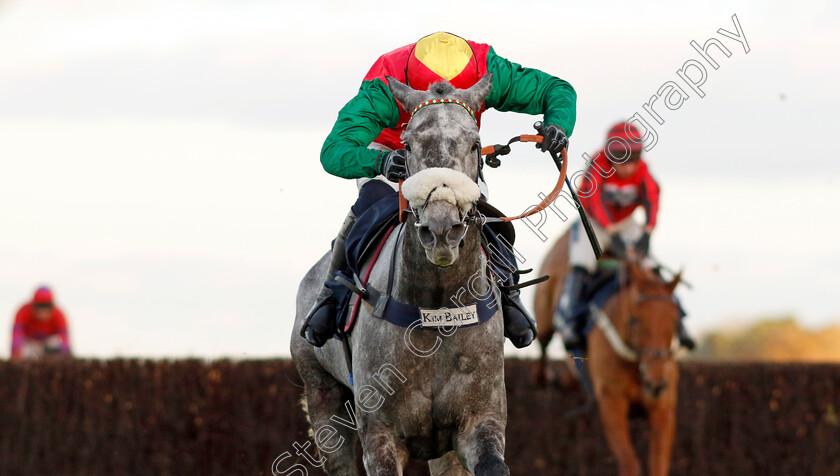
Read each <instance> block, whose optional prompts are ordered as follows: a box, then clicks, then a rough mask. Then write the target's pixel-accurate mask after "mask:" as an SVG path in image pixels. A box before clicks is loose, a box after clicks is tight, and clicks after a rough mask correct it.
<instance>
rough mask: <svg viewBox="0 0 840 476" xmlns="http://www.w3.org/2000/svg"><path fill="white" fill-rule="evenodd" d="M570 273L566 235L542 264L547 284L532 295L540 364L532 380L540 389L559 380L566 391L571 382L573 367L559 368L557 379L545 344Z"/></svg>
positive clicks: (550, 337)
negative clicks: (550, 365)
mask: <svg viewBox="0 0 840 476" xmlns="http://www.w3.org/2000/svg"><path fill="white" fill-rule="evenodd" d="M568 271H569V232H568V231H567V232H566V233H564V234H563V235H562V236H561V237H560V238H559V239H558V240H557V241H556V242H555V243H554V246H552V247H551V251H549V252H548V256H546V257H545V260H543V264H542V267H541V268H540V276H544V275H548V280H546V281H543V282H541V283H540V284H538V285H537V290H536V294H535V295H534V318H535V319H536V321H537V330H538V332H537V340H538V341H539V343H540V352H541V354H540V361H539V363H538V364H537V367H536V372H535V375H534V378H535V379H536V381H537V383H538V384H540V385H545V384H546V383H547V382H554V381H556V380H559V382H560V384H561V386H563V387H569V386H571V384H572V383H573V381H574V377H573V376H572V372H574V370H573V366H570V367H569V368H568V371H567V369H566V368H565V367H562V368H561V369H560V370H561V374H560V375H559V376H558V375H557V374H556V373H555V369H552V368H551V367H549V365H548V354H547V348H548V344H549V343H550V342H551V339H552V337H554V322H553V320H552V319H553V316H554V310H555V309H557V306H558V304H559V303H560V296H561V295H562V294H563V284H564V283H565V281H566V274H567V273H568Z"/></svg>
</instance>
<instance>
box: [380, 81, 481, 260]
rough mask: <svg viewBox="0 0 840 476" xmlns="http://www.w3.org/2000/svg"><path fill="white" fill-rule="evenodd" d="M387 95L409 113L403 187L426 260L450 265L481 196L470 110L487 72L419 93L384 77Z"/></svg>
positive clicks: (475, 129)
mask: <svg viewBox="0 0 840 476" xmlns="http://www.w3.org/2000/svg"><path fill="white" fill-rule="evenodd" d="M388 81H389V87H390V88H391V93H392V94H393V95H394V98H396V100H397V101H399V102H400V104H401V105H402V106H403V108H404V109H405V110H406V111H410V112H412V115H411V119H410V120H409V121H408V125H407V126H406V129H405V132H404V133H403V137H402V139H403V142H404V143H405V147H406V150H407V151H408V159H407V166H408V172H409V177H408V179H406V181H405V183H404V184H403V187H402V191H403V195H404V196H405V198H406V199H407V200H408V202H409V204H410V205H411V208H412V210H413V212H414V221H413V222H414V225H415V226H414V228H415V230H416V232H417V238H418V239H419V242H420V244H421V245H422V247H423V249H424V250H425V252H426V259H428V261H429V262H431V263H432V264H434V265H436V266H441V267H446V266H450V265H452V264H453V263H455V261H457V259H458V255H459V249H460V247H461V245H462V243H463V240H464V237H465V235H466V233H467V221H466V218H467V213H468V212H469V211H470V209H471V208H472V207H473V205H474V204H475V202H476V201H478V198H479V196H480V191H479V188H478V185H477V184H476V180H477V177H478V167H479V161H480V160H481V155H480V149H481V146H480V142H479V136H478V124H477V122H476V119H475V115H474V111H478V110H479V108H480V107H481V105H482V103H483V102H484V98H485V97H486V96H487V94H489V92H490V87H491V85H492V75H490V74H488V75H486V76H485V77H483V78H482V79H481V80H480V81H479V82H478V83H476V84H475V85H474V86H473V87H471V88H469V89H455V88H454V87H453V86H452V85H450V84H449V83H446V82H443V83H437V84H433V85H432V86H431V87H429V90H428V91H418V90H415V89H412V88H411V87H409V86H406V85H405V84H402V83H400V82H399V81H397V80H396V79H394V78H388Z"/></svg>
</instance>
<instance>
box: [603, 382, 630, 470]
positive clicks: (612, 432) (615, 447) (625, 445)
mask: <svg viewBox="0 0 840 476" xmlns="http://www.w3.org/2000/svg"><path fill="white" fill-rule="evenodd" d="M629 406H630V405H629V402H628V401H627V399H626V398H623V397H616V396H611V395H602V396H600V398H598V410H599V412H600V413H601V424H602V425H603V426H604V435H605V436H606V438H607V443H608V444H609V446H610V449H611V450H612V452H613V454H614V455H615V457H616V459H617V460H618V470H619V475H620V476H639V475H640V474H641V465H640V464H639V458H637V457H636V453H635V452H634V451H633V444H632V443H631V442H630V426H629V424H628V422H627V409H628V408H629Z"/></svg>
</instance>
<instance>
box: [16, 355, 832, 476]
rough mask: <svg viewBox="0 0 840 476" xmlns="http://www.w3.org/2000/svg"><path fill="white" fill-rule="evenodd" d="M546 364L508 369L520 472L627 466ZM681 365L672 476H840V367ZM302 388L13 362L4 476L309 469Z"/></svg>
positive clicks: (259, 369)
mask: <svg viewBox="0 0 840 476" xmlns="http://www.w3.org/2000/svg"><path fill="white" fill-rule="evenodd" d="M533 365H534V363H533V362H531V361H520V360H510V361H508V362H507V366H506V375H507V383H508V407H509V412H510V413H509V424H508V431H507V451H506V457H507V460H508V463H509V465H510V467H511V472H512V474H515V475H519V474H522V475H524V474H528V475H530V474H572V475H581V476H585V475H604V474H616V469H615V464H614V461H613V459H612V458H611V456H610V454H609V451H608V450H607V449H606V444H605V441H604V438H603V434H602V432H601V429H600V426H599V423H598V422H597V419H596V416H595V415H594V414H590V415H588V416H586V417H583V418H578V419H574V420H569V421H566V420H563V419H562V417H561V415H562V413H563V412H565V411H567V410H569V409H571V408H574V407H577V406H579V405H581V404H582V403H583V396H582V395H581V394H580V393H579V392H578V391H564V390H560V389H558V388H556V387H548V388H540V387H537V386H536V385H534V384H533V383H532V380H531V372H532V370H533ZM556 365H559V364H556ZM681 371H682V379H681V384H680V405H679V408H678V417H677V418H678V429H677V440H676V442H675V448H674V457H673V469H672V471H671V474H673V475H691V476H696V475H727V476H728V475H735V474H737V475H762V476H773V475H780V476H781V475H784V476H787V475H793V474H796V475H840V421H838V420H839V417H838V411H840V365H806V364H716V363H697V362H689V363H684V364H682V366H681ZM300 386H301V382H300V379H299V377H298V376H297V373H296V371H295V369H294V366H293V365H292V364H291V363H290V362H289V361H285V360H269V361H242V362H230V361H216V362H203V361H198V360H182V361H140V360H111V361H84V360H80V361H55V362H41V363H17V362H0V405H2V408H1V409H0V432H2V436H0V475H27V476H29V475H132V476H142V475H155V476H166V475H173V476H174V475H178V476H181V475H199V474H200V475H208V476H210V475H222V474H224V475H269V474H271V470H270V468H271V464H272V462H273V461H274V460H275V458H276V457H277V456H279V455H280V454H282V453H284V452H286V451H289V452H290V453H291V454H292V455H293V457H292V458H289V459H287V460H284V461H283V463H282V464H280V465H278V467H279V469H281V470H285V469H287V468H289V467H291V466H292V464H293V463H294V462H298V463H301V464H302V465H305V466H308V465H307V463H306V461H305V460H304V459H303V458H301V457H298V456H295V455H294V453H295V450H294V447H293V443H294V442H299V443H304V442H305V441H306V440H307V427H306V424H305V421H304V418H303V412H302V411H301V409H300V406H299V403H298V402H299V398H300V393H301V388H300ZM645 431H646V430H645V425H644V424H643V422H641V421H634V423H633V425H632V433H633V436H634V438H635V440H636V441H637V444H636V447H637V449H638V450H639V451H641V452H643V454H644V452H645V451H646V447H647V445H646V444H645V443H644V442H643V437H644V435H645ZM289 474H293V473H289ZM296 474H299V472H298V473H296ZM309 474H322V473H321V472H320V471H316V470H314V469H313V468H311V466H310V467H309ZM407 474H412V475H415V474H428V473H427V472H425V471H424V465H422V464H420V463H412V464H411V465H410V467H409V471H408V472H407Z"/></svg>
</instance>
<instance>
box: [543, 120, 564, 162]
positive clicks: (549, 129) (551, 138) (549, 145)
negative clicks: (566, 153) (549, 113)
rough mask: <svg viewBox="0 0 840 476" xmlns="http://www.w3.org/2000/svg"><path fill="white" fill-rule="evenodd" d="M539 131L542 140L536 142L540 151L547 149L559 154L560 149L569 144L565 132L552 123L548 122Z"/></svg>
mask: <svg viewBox="0 0 840 476" xmlns="http://www.w3.org/2000/svg"><path fill="white" fill-rule="evenodd" d="M541 132H542V136H543V141H542V143H540V144H537V148H538V149H540V150H541V151H543V152H546V151H548V152H551V153H553V154H555V155H560V151H561V150H563V149H565V148H566V147H568V146H569V139H568V137H566V133H565V132H563V129H560V128H559V127H557V126H555V125H554V124H549V125H548V126H546V128H545V129H544V130H542V131H541Z"/></svg>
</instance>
